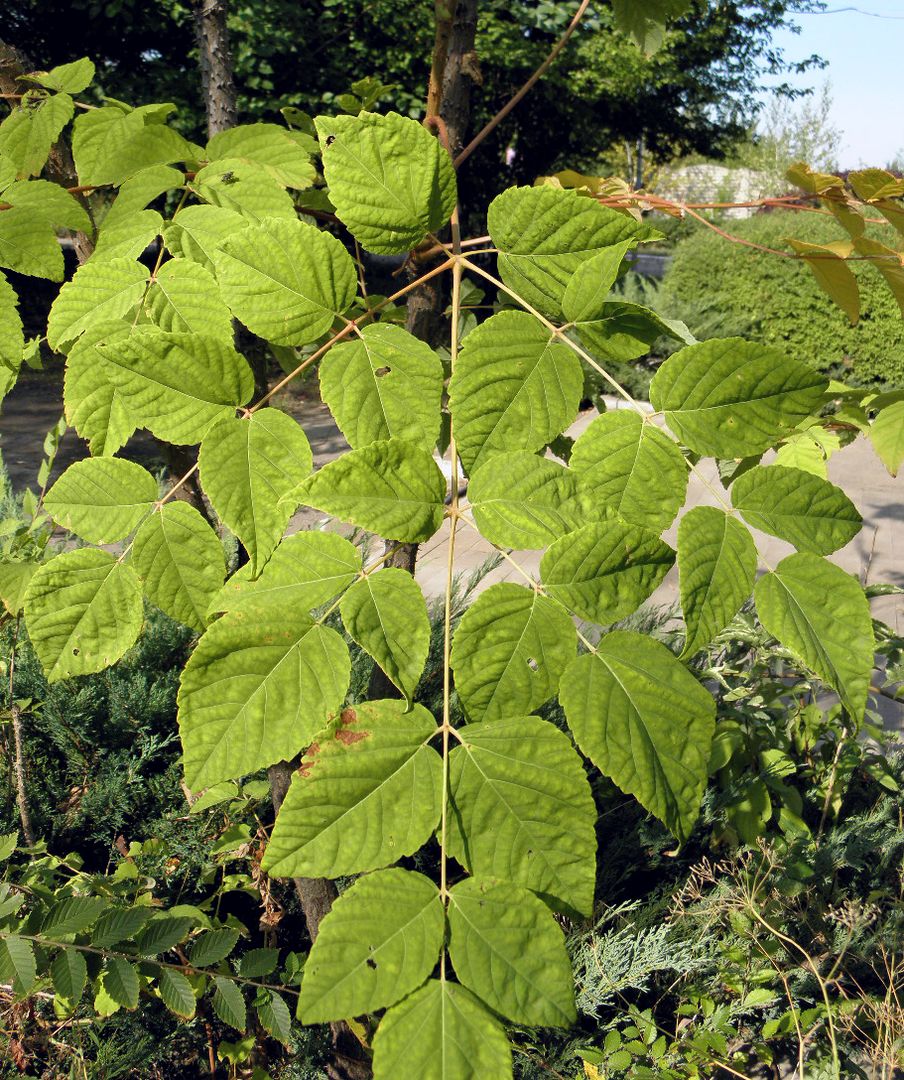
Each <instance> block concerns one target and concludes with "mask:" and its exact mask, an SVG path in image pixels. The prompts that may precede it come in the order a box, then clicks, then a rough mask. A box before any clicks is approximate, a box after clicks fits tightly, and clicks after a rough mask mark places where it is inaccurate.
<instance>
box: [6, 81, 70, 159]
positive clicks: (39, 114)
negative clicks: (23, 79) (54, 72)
mask: <svg viewBox="0 0 904 1080" xmlns="http://www.w3.org/2000/svg"><path fill="white" fill-rule="evenodd" d="M74 112H75V104H74V102H73V100H72V98H71V97H70V96H69V95H68V94H45V93H43V91H40V90H28V91H26V93H25V94H24V95H23V97H22V100H21V101H20V102H19V104H18V105H17V106H16V107H15V108H14V109H13V110H12V112H11V113H10V114H9V116H7V117H6V119H5V120H4V121H3V123H2V124H0V154H3V155H4V156H5V157H8V158H9V159H10V160H11V161H13V162H14V163H15V166H16V175H17V176H19V177H20V178H21V179H23V180H25V179H28V177H29V176H37V175H38V173H39V172H40V171H41V169H43V168H44V164H45V162H46V161H47V158H48V157H49V156H50V151H51V148H52V147H53V144H54V143H55V142H56V141H57V139H59V137H60V132H61V131H62V130H63V128H64V127H65V126H66V125H67V124H68V123H69V121H70V120H71V119H72V114H73V113H74Z"/></svg>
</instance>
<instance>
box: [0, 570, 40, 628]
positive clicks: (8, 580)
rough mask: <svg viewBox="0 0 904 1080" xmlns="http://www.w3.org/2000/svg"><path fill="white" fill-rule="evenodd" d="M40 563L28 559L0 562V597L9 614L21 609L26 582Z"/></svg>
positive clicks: (26, 587)
mask: <svg viewBox="0 0 904 1080" xmlns="http://www.w3.org/2000/svg"><path fill="white" fill-rule="evenodd" d="M40 565H41V564H40V563H39V562H37V561H36V560H30V559H29V560H23V561H21V562H3V563H0V599H2V600H3V606H4V607H5V608H6V610H7V611H8V612H9V613H10V615H18V614H19V612H20V611H21V610H22V606H23V604H24V603H25V593H26V592H27V591H28V584H29V582H30V581H31V579H32V578H33V577H34V573H35V571H36V570H37V569H38V567H39V566H40Z"/></svg>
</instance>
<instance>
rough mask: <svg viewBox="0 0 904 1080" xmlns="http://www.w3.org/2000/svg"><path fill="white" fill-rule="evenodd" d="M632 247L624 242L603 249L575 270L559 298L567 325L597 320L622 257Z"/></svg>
mask: <svg viewBox="0 0 904 1080" xmlns="http://www.w3.org/2000/svg"><path fill="white" fill-rule="evenodd" d="M633 246H634V241H633V240H624V241H623V242H622V243H620V244H613V246H612V247H608V248H604V249H603V250H602V251H601V252H599V254H597V255H594V256H593V257H592V258H590V259H588V260H587V261H586V262H582V263H581V264H580V265H579V266H578V268H577V270H575V272H574V274H573V275H572V277H571V280H570V281H569V282H568V285H567V287H566V289H565V294H564V295H563V297H562V312H563V314H564V315H565V318H566V319H567V320H568V321H569V322H573V323H577V322H584V321H586V320H588V319H598V318H599V317H600V312H601V311H602V310H603V305H604V303H605V300H606V297H607V296H608V295H609V292H610V290H611V289H612V286H613V285H614V284H615V279H616V278H617V277H618V271H619V269H620V267H621V264H622V261H623V260H624V257H625V253H626V252H627V250H628V249H629V248H631V247H633Z"/></svg>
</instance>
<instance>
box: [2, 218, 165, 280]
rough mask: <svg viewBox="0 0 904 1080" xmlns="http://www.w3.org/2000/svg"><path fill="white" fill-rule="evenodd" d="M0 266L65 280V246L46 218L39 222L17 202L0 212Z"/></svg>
mask: <svg viewBox="0 0 904 1080" xmlns="http://www.w3.org/2000/svg"><path fill="white" fill-rule="evenodd" d="M0 266H5V267H6V268H7V269H8V270H15V272H16V273H17V274H27V275H29V276H31V277H42V278H49V279H50V280H51V281H62V280H63V274H64V267H63V249H62V248H61V247H60V242H59V240H57V237H56V233H55V232H54V231H53V229H52V228H51V227H50V226H49V225H48V224H46V222H41V223H38V222H36V221H35V218H34V215H33V214H32V212H31V210H29V209H28V208H27V207H25V206H14V207H12V209H10V210H4V211H2V212H0ZM145 273H147V271H145Z"/></svg>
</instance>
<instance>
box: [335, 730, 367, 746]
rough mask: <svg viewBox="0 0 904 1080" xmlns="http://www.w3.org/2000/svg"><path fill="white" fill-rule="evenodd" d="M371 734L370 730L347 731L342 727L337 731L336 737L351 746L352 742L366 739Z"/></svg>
mask: <svg viewBox="0 0 904 1080" xmlns="http://www.w3.org/2000/svg"><path fill="white" fill-rule="evenodd" d="M369 734H370V732H369V731H345V730H343V729H342V728H340V729H339V731H337V732H336V739H337V741H338V742H341V743H342V744H343V745H344V746H351V745H352V743H356V742H360V741H361V740H362V739H366V738H367V736H368V735H369Z"/></svg>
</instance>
